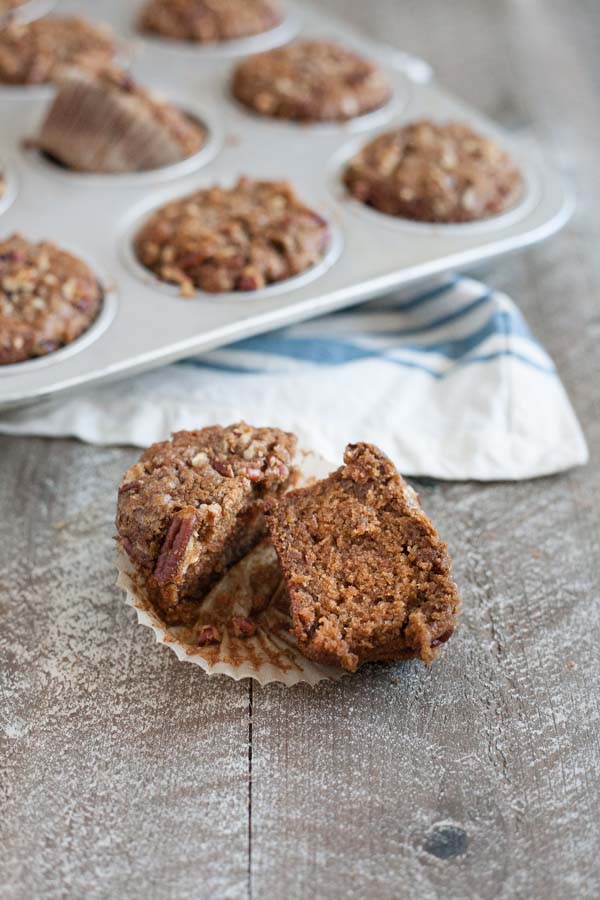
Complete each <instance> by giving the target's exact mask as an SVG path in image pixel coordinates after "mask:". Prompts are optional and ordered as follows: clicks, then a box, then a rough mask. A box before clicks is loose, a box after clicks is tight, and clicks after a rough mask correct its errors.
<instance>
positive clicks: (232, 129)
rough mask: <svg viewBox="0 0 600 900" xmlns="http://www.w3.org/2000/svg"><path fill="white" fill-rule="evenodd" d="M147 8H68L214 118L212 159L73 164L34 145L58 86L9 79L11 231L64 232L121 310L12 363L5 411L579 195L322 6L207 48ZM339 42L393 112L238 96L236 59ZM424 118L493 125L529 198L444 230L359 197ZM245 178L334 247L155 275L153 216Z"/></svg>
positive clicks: (5, 99) (139, 72) (284, 316)
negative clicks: (319, 120)
mask: <svg viewBox="0 0 600 900" xmlns="http://www.w3.org/2000/svg"><path fill="white" fill-rule="evenodd" d="M139 6H140V3H138V2H127V3H123V2H122V0H94V2H92V0H88V2H85V0H79V2H77V0H63V2H59V3H58V4H57V6H56V12H59V13H80V14H83V15H87V16H89V17H90V18H94V19H97V20H102V21H105V22H107V23H108V24H110V25H112V26H113V28H114V29H115V31H116V33H117V35H119V36H120V38H121V40H122V42H123V47H124V49H125V51H126V52H127V54H128V55H129V57H130V59H131V65H132V70H133V73H134V75H135V76H136V77H137V78H138V80H139V81H140V83H142V84H145V85H148V86H150V87H152V88H154V89H156V90H158V91H159V92H162V93H163V94H164V95H166V96H168V97H169V98H170V99H171V100H173V101H174V102H175V103H177V104H178V105H179V106H180V107H181V108H183V109H185V110H187V111H189V112H190V113H191V114H192V115H194V116H196V117H197V118H198V119H200V120H202V121H203V122H204V124H205V125H206V126H207V128H208V129H209V132H210V138H209V143H208V145H207V147H206V148H205V149H203V150H202V151H201V152H200V153H199V154H197V156H196V157H193V158H191V159H190V160H186V161H185V162H183V163H181V164H178V165H176V166H170V167H168V168H166V169H163V170H156V171H154V172H149V173H148V172H146V173H142V174H133V175H123V176H99V175H81V174H72V173H70V172H68V171H66V170H64V169H61V168H60V167H59V166H57V165H54V164H52V163H51V162H49V161H47V160H45V159H43V158H41V157H40V156H39V154H37V153H35V152H32V151H28V150H26V149H24V147H23V139H24V138H27V137H29V136H31V135H33V134H35V133H36V130H37V128H38V127H39V124H40V122H41V120H42V118H43V115H44V113H45V110H46V108H47V104H48V102H49V99H50V97H51V91H50V90H48V89H47V88H43V89H41V90H40V89H39V88H35V87H34V88H31V89H28V88H11V87H8V86H7V87H2V88H0V121H2V129H1V131H0V162H1V164H2V165H3V169H4V173H5V177H6V179H7V181H8V185H9V192H8V201H7V200H6V199H5V200H4V201H0V238H5V237H8V236H9V235H10V234H12V233H13V232H15V231H19V232H21V233H22V234H24V235H25V236H26V237H28V238H30V239H32V240H44V239H50V240H53V241H56V242H57V243H58V244H60V245H61V246H63V247H65V248H66V249H69V250H71V251H72V252H74V253H76V254H78V255H80V256H81V257H83V258H84V259H86V260H87V261H89V263H90V265H91V266H92V268H93V269H94V271H96V272H97V273H98V278H99V281H100V282H101V283H102V286H103V288H104V291H105V298H106V300H105V307H104V309H103V311H102V313H101V315H100V317H99V319H98V320H97V322H96V323H94V325H93V326H92V327H91V328H90V330H89V331H88V332H87V333H86V334H85V335H84V336H82V337H81V338H80V339H79V340H78V341H76V342H74V344H73V345H72V347H69V348H65V349H64V350H59V351H57V352H55V353H53V354H50V355H49V356H47V357H45V358H44V359H43V360H34V361H31V362H23V363H18V364H16V365H11V366H0V407H10V406H17V405H20V404H25V403H32V402H35V401H38V400H41V399H43V398H49V397H51V396H54V395H56V394H58V393H60V392H63V391H66V390H74V389H80V388H82V387H85V386H89V385H92V384H94V383H98V382H101V381H106V380H108V379H117V378H122V377H124V376H126V375H128V374H132V373H134V372H139V371H143V370H145V369H149V368H152V367H156V366H159V365H162V364H164V363H167V362H170V361H173V360H175V359H178V358H181V357H185V356H190V355H192V354H195V353H199V352H201V351H203V350H209V349H212V348H214V347H218V346H222V345H224V344H227V343H230V342H232V341H235V340H239V339H241V338H243V337H247V336H249V335H252V334H258V333H260V332H264V331H268V330H271V329H274V328H278V327H281V326H283V325H286V324H289V323H292V322H296V321H300V320H302V319H307V318H310V317H312V316H317V315H321V314H322V313H326V312H328V311H331V310H334V309H339V308H341V307H344V306H349V305H352V304H355V303H358V302H360V301H361V300H366V299H368V298H370V297H373V296H375V295H377V294H382V293H384V292H386V291H389V290H391V289H394V288H399V287H403V286H406V285H408V284H411V283H414V282H417V281H423V280H427V279H428V278H431V277H434V276H436V275H438V274H440V273H442V272H444V271H447V270H450V269H455V268H468V267H473V266H475V265H477V264H479V263H482V262H484V261H485V260H488V259H491V258H492V257H496V256H499V255H500V254H504V253H508V252H511V251H515V250H518V249H521V248H524V247H526V246H528V245H530V244H533V243H535V242H537V241H541V240H543V239H544V238H546V237H548V236H549V235H551V234H552V233H554V232H555V231H557V230H558V229H559V228H560V227H561V226H562V225H564V223H565V222H566V221H567V219H568V218H569V216H570V214H571V211H572V208H573V203H572V199H571V196H570V194H569V193H568V191H567V190H566V189H565V187H564V185H563V183H562V181H561V179H560V178H559V176H558V175H557V174H556V173H555V172H554V171H553V170H552V169H551V168H549V167H548V166H547V165H546V164H545V163H544V162H543V161H542V160H540V159H539V158H538V157H537V154H532V153H530V152H528V151H527V150H526V148H524V147H521V146H519V145H517V144H516V143H515V142H514V141H513V140H512V139H511V138H510V136H509V135H508V134H505V133H504V132H503V131H502V130H501V129H499V128H498V127H497V126H495V125H494V124H493V123H492V122H490V121H489V120H487V119H486V118H485V117H483V116H481V115H480V114H479V113H477V112H476V111H475V110H473V109H471V108H470V107H468V106H467V105H465V104H464V103H463V102H462V101H460V100H458V99H457V98H455V97H453V96H451V95H449V94H448V93H446V92H445V91H443V90H442V89H441V88H440V87H439V86H438V85H437V84H436V83H435V81H434V80H433V79H432V77H431V70H430V68H429V66H428V65H427V64H426V63H424V62H423V61H421V60H418V59H415V58H414V57H411V56H409V55H407V54H404V53H402V52H400V51H396V50H393V49H391V48H389V47H385V46H383V45H381V46H380V45H377V44H374V43H373V41H371V40H369V39H367V38H364V37H361V36H360V35H358V34H357V33H356V32H355V31H354V30H352V29H351V28H349V27H347V26H346V25H344V23H342V22H340V21H337V20H333V19H331V18H329V17H327V16H324V15H323V14H322V13H321V12H319V11H317V10H316V9H315V8H313V7H309V6H307V5H306V4H304V3H302V4H300V3H297V4H294V3H292V2H287V3H286V10H287V17H286V20H285V21H284V23H283V24H282V25H281V26H279V27H278V28H275V29H273V30H272V31H271V32H268V33H266V34H264V35H258V36H256V37H252V38H247V39H243V40H236V41H231V42H228V43H227V44H225V45H212V46H210V47H195V46H192V45H187V44H186V45H180V44H178V43H176V42H173V41H160V40H158V39H155V38H152V39H145V38H141V37H140V36H138V35H136V34H135V31H134V29H133V22H134V18H135V16H136V14H137V10H138V9H139ZM298 34H303V35H306V36H320V37H333V38H335V39H336V40H338V41H340V42H342V43H345V44H346V45H348V46H352V47H354V48H355V49H357V50H359V51H361V52H362V53H364V54H365V55H367V56H370V57H372V58H375V59H376V60H377V61H378V62H379V64H380V65H381V67H382V68H383V69H384V70H385V71H386V72H387V74H388V77H389V78H390V80H391V82H392V84H393V88H394V95H393V97H392V99H391V100H390V102H389V104H387V105H386V106H385V107H384V108H382V109H381V110H377V111H375V112H374V113H370V114H367V115H365V116H361V117H359V118H358V119H356V120H352V121H350V122H348V123H343V124H330V123H323V124H315V125H300V124H296V123H290V122H285V121H276V120H270V119H267V118H261V117H259V116H257V115H255V114H253V113H251V112H249V111H246V110H245V109H244V108H243V107H242V106H241V105H240V104H238V103H237V101H235V100H234V99H233V98H232V97H230V95H229V92H228V85H229V79H230V76H231V72H232V67H233V66H234V65H235V62H236V59H238V58H239V57H240V56H242V55H245V54H247V53H253V52H257V51H260V50H262V49H265V48H266V47H271V46H275V45H276V44H279V43H285V42H286V41H287V40H289V39H291V38H292V37H294V36H296V35H298ZM422 116H427V117H431V118H434V119H441V120H447V119H452V118H454V119H460V120H463V121H466V122H468V123H471V124H472V125H473V126H474V127H475V128H477V129H479V130H481V131H483V132H486V133H488V134H491V135H492V136H493V137H495V138H497V140H499V141H500V143H501V144H502V145H503V146H505V147H506V148H507V149H508V150H509V151H510V152H511V153H513V155H514V157H515V159H516V160H517V162H518V163H519V164H520V166H521V168H522V170H523V172H524V175H525V188H524V191H523V194H522V196H521V197H520V198H519V199H518V201H517V202H516V203H515V206H514V207H513V208H512V209H511V210H509V211H507V212H506V213H504V214H502V215H500V216H497V217H494V218H490V219H486V220H484V221H482V222H477V223H469V224H463V225H429V224H424V223H417V222H411V221H408V220H403V219H397V218H393V217H390V216H386V215H384V214H382V213H379V212H377V211H375V210H372V209H369V208H367V207H364V206H363V205H362V204H360V203H358V202H357V201H356V200H354V199H352V198H350V197H349V196H348V195H347V194H346V192H345V190H344V187H343V185H342V183H341V180H340V176H341V172H342V171H343V167H344V163H345V161H346V160H347V159H348V157H349V156H350V155H351V154H352V153H353V152H355V151H356V150H357V149H358V148H359V147H360V146H361V145H362V144H363V143H364V142H366V141H367V140H370V139H371V138H372V137H373V136H374V135H375V134H376V133H378V132H380V131H383V130H386V129H388V128H390V127H393V126H395V125H397V124H400V123H402V122H408V121H410V120H412V119H416V118H419V117H422ZM240 175H248V176H250V177H255V178H265V179H288V180H289V181H291V182H292V184H293V185H294V187H295V188H296V189H297V191H298V193H299V195H300V197H301V198H302V199H303V200H304V201H305V202H306V203H307V204H308V205H310V206H311V207H313V208H314V209H315V210H316V211H318V212H319V213H320V214H321V215H323V216H324V217H325V218H326V219H327V220H328V221H329V223H330V225H331V230H332V243H331V247H330V250H329V252H328V254H327V256H326V258H325V259H324V260H323V261H322V263H321V264H319V265H318V266H316V267H315V268H314V269H313V270H310V271H309V272H306V273H304V274H302V275H300V276H297V277H295V278H291V279H289V280H288V281H286V282H281V283H279V284H276V285H273V286H272V287H267V288H264V289H263V290H258V291H254V292H248V293H231V294H203V293H197V294H196V296H195V297H193V298H190V299H186V298H182V297H180V296H179V295H178V292H177V289H176V288H172V287H169V286H167V285H164V284H162V283H160V282H158V281H157V280H156V278H155V277H154V276H153V275H152V274H151V273H149V272H146V270H145V269H143V268H142V267H141V266H140V265H139V264H138V263H137V262H136V260H135V257H134V255H133V253H132V250H131V240H132V235H133V234H134V233H135V231H136V230H137V228H138V227H139V225H140V224H141V222H142V221H143V220H144V218H145V217H146V216H147V215H149V213H150V212H151V211H152V210H154V209H155V208H156V207H158V206H160V205H162V204H163V203H164V202H166V201H167V200H169V199H171V198H174V197H179V196H184V195H185V194H188V193H190V192H192V191H194V190H196V189H198V188H201V187H207V186H209V185H212V184H217V183H218V184H223V185H231V184H232V183H233V182H234V181H235V180H236V179H237V178H238V177H239V176H240Z"/></svg>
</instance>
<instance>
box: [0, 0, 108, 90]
mask: <svg viewBox="0 0 600 900" xmlns="http://www.w3.org/2000/svg"><path fill="white" fill-rule="evenodd" d="M114 52H115V43H114V39H113V36H112V34H111V32H110V30H109V29H108V28H107V27H106V26H104V25H98V24H93V23H91V22H88V21H87V19H83V18H80V17H77V16H64V17H63V16H48V17H46V18H43V19H36V21H34V22H30V23H28V24H23V23H19V22H13V23H11V24H10V25H8V27H6V28H4V29H3V30H1V31H0V82H3V83H5V84H44V83H46V82H49V81H53V80H54V79H55V78H56V77H57V75H58V74H59V72H60V70H61V68H62V67H63V66H65V65H78V66H83V67H89V68H96V67H97V66H98V65H103V64H107V63H109V62H110V60H111V58H112V57H113V55H114Z"/></svg>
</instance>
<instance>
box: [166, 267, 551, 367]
mask: <svg viewBox="0 0 600 900" xmlns="http://www.w3.org/2000/svg"><path fill="white" fill-rule="evenodd" d="M467 281H468V280H467V279H464V278H462V277H461V276H457V277H456V278H454V279H452V280H451V281H446V282H445V283H444V284H442V285H438V286H436V287H434V288H430V289H429V290H428V291H425V292H422V293H420V294H418V295H417V296H416V297H413V298H411V299H409V300H408V301H407V302H404V303H403V302H402V301H397V302H396V303H394V300H393V297H391V298H389V299H383V300H378V301H376V302H373V301H371V302H370V303H368V304H367V305H366V306H365V307H363V308H361V309H358V310H357V309H353V310H351V311H348V310H342V311H338V312H336V313H333V314H332V315H330V316H327V317H326V318H324V319H322V320H320V322H321V327H320V325H319V320H315V321H314V322H311V323H310V324H309V325H307V324H306V323H304V324H300V325H297V326H291V327H289V328H283V329H280V330H278V331H274V332H271V333H269V334H262V335H257V336H255V337H250V338H246V339H245V340H242V341H238V342H237V343H235V344H231V345H230V346H229V347H226V348H223V349H221V350H217V351H213V352H212V353H207V354H205V355H203V356H201V357H198V358H195V359H190V360H184V361H183V363H182V364H183V365H194V366H199V367H202V368H208V369H214V370H216V371H220V372H229V373H233V374H240V373H244V374H251V375H260V374H276V373H285V372H287V371H290V369H289V368H286V366H285V360H286V359H288V360H292V361H293V362H294V363H295V364H306V365H313V366H315V365H316V366H342V365H346V364H349V363H355V362H362V361H366V360H373V359H376V360H384V361H386V362H389V363H392V364H393V365H396V366H404V367H406V368H412V369H420V370H421V371H423V372H427V373H428V374H429V375H431V376H433V377H434V378H445V377H446V376H447V375H449V374H450V373H451V372H453V371H455V370H456V368H457V367H460V366H463V365H473V364H475V363H485V362H488V361H490V360H495V359H498V358H499V357H502V356H505V357H512V358H514V359H518V360H520V361H521V362H522V363H524V364H526V365H529V366H531V367H532V368H534V369H536V370H538V371H540V372H545V373H547V374H555V370H554V366H553V365H552V362H551V360H550V359H549V358H548V357H547V355H546V354H545V352H544V351H543V349H542V348H541V347H540V345H539V344H538V343H537V341H535V339H534V338H533V336H532V334H531V332H530V331H529V328H528V327H527V324H526V322H525V320H524V319H523V317H522V316H521V315H520V313H519V312H518V310H516V308H514V307H511V306H510V305H507V303H506V301H505V300H504V301H501V300H500V299H499V298H497V296H496V295H495V294H494V293H493V292H491V291H486V292H485V293H483V294H480V295H479V296H475V297H473V296H472V294H473V288H472V287H471V288H470V289H469V287H468V286H467ZM471 284H472V285H473V284H474V283H471ZM461 288H462V289H461ZM454 295H455V296H454ZM470 295H471V296H470ZM433 300H437V301H439V303H437V304H436V305H435V307H434V308H433V309H430V308H429V306H427V310H426V311H427V312H429V313H430V314H431V313H433V318H429V319H428V320H426V321H420V320H419V318H418V313H419V311H420V310H421V308H422V306H423V305H424V304H425V305H427V304H428V303H429V302H430V301H433ZM465 300H466V302H465ZM487 306H489V307H490V312H491V314H490V315H489V316H488V317H487V319H485V321H483V322H482V315H481V311H482V310H485V308H486V307H487ZM436 310H437V312H436ZM442 310H443V311H442ZM407 314H408V315H407ZM344 316H345V317H346V319H347V323H348V325H347V327H348V326H349V325H350V326H351V333H350V334H346V335H344V336H343V337H341V336H340V337H338V336H336V333H335V332H337V331H338V329H340V330H343V328H342V326H343V318H344ZM415 316H416V317H417V318H416V319H415ZM470 316H473V323H472V327H469V317H470ZM396 318H397V322H398V327H395V320H396ZM383 319H385V321H386V322H387V326H388V327H385V328H384V327H383ZM411 320H412V322H411ZM378 321H379V323H380V327H379V328H378V327H377V323H378ZM390 322H391V323H392V327H389V325H390ZM303 330H304V332H305V333H303ZM444 330H445V331H444ZM307 331H308V332H309V333H306V332H307ZM332 332H333V333H332ZM429 332H431V334H432V339H431V341H427V339H426V336H427V334H428V333H429ZM434 333H435V337H434V336H433V335H434ZM495 336H497V337H500V338H502V339H503V340H504V342H505V346H501V347H500V348H499V349H491V348H490V349H489V350H488V352H486V351H485V350H484V349H483V345H484V344H485V343H486V342H488V341H490V340H493V338H494V337H495ZM411 337H412V338H417V337H418V338H419V341H418V342H414V341H411V340H410V338H411ZM378 338H379V339H380V342H381V340H382V339H384V338H385V339H386V343H385V346H379V347H378V346H374V342H375V341H377V339H378ZM515 339H517V342H518V343H517V345H515V343H514V340H515ZM528 346H529V347H530V348H531V350H532V352H531V354H529V353H528V352H527V349H528ZM480 347H481V348H482V351H481V352H480V353H477V352H476V351H477V349H478V348H480ZM405 353H406V354H407V355H406V356H404V354H405ZM246 355H247V356H248V357H249V361H248V364H245V363H244V358H245V356H246ZM434 356H435V357H436V361H435V364H434V361H433V357H434ZM261 357H262V358H263V360H264V365H261ZM419 357H420V358H419ZM277 358H278V359H280V360H281V364H282V365H281V367H275V368H273V366H271V365H269V364H267V359H271V360H275V359H277ZM445 362H446V364H444V363H445Z"/></svg>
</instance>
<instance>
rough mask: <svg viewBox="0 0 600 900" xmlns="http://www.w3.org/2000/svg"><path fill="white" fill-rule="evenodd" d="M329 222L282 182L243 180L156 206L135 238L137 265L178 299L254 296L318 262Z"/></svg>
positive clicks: (325, 247)
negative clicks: (203, 294)
mask: <svg viewBox="0 0 600 900" xmlns="http://www.w3.org/2000/svg"><path fill="white" fill-rule="evenodd" d="M328 243H329V229H328V226H327V223H326V222H325V221H324V220H323V219H322V218H321V216H319V215H318V214H317V213H315V212H313V210H311V209H309V208H308V207H307V206H305V205H304V204H303V203H302V202H301V200H300V199H299V198H298V196H297V195H296V192H295V191H294V189H293V188H292V186H291V185H290V184H289V183H288V182H286V181H254V180H252V179H250V178H241V179H240V180H239V181H238V183H237V184H236V185H235V187H233V188H230V189H226V188H222V187H212V188H206V189H203V190H200V191H197V192H196V193H195V194H190V195H189V196H187V197H183V198H181V199H180V200H175V201H173V202H172V203H168V204H167V205H166V206H163V207H161V208H160V209H159V210H157V212H155V213H154V214H153V215H152V216H151V217H150V219H149V220H148V221H147V222H146V224H145V225H144V226H143V227H142V228H141V230H140V231H139V232H138V234H137V236H136V238H135V251H136V254H137V257H138V259H139V261H140V262H141V263H142V265H144V266H146V268H148V269H150V270H151V271H152V272H154V273H155V274H156V275H157V276H158V278H160V279H161V280H162V281H166V282H169V283H172V284H178V285H180V287H181V293H182V295H183V296H187V297H191V296H193V294H194V292H195V289H200V290H203V291H209V292H221V291H253V290H256V289H257V288H262V287H264V286H265V285H267V284H273V283H274V282H277V281H282V280H284V279H286V278H290V277H291V276H293V275H298V274H299V273H301V272H304V271H305V270H306V269H308V268H310V267H311V266H313V265H315V264H316V263H317V262H319V261H320V260H321V259H322V257H323V255H324V254H325V252H326V249H327V246H328Z"/></svg>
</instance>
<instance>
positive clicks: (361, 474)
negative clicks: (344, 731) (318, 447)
mask: <svg viewBox="0 0 600 900" xmlns="http://www.w3.org/2000/svg"><path fill="white" fill-rule="evenodd" d="M344 460H345V465H344V466H342V467H341V468H340V469H338V470H337V471H336V472H334V473H333V474H332V475H330V476H329V477H328V478H327V479H325V480H323V481H320V482H317V483H316V484H315V485H313V486H311V487H308V488H304V489H300V490H296V491H291V492H290V493H288V494H287V495H286V496H284V497H283V498H281V500H279V501H277V502H276V503H273V504H269V508H268V511H267V523H268V528H269V531H270V534H271V538H272V540H273V543H274V546H275V549H276V551H277V554H278V556H279V560H280V563H281V567H282V570H283V574H284V579H285V583H286V586H287V590H288V594H289V598H290V604H291V614H292V620H293V630H294V634H295V635H296V638H297V639H298V642H299V645H300V648H301V649H302V651H303V652H304V653H305V654H306V655H307V656H308V657H310V658H313V659H316V660H318V661H320V662H324V663H329V664H334V665H341V666H343V667H344V668H346V669H348V670H350V671H354V670H356V668H357V667H358V666H359V665H360V664H361V663H363V662H366V661H369V660H391V659H401V658H408V657H420V658H421V659H422V660H423V661H424V662H426V663H429V662H431V661H432V660H433V659H434V658H435V656H436V654H437V652H438V649H437V648H438V647H439V646H440V645H441V644H442V643H444V642H445V641H447V640H448V638H449V637H450V635H451V634H452V632H453V630H454V627H455V615H456V612H457V610H458V606H459V600H458V596H457V592H456V587H455V585H454V584H453V582H452V580H451V578H450V568H449V560H448V557H447V553H446V546H445V544H444V543H443V542H442V541H441V540H440V539H439V538H438V536H437V534H436V531H435V529H434V527H433V525H432V524H431V522H430V521H429V520H428V519H427V517H426V516H425V515H424V513H423V512H422V511H421V509H420V506H419V504H418V500H417V499H416V495H415V494H414V492H413V491H412V490H411V489H410V488H409V487H408V485H406V483H405V482H404V481H403V479H402V478H401V477H400V476H399V474H398V473H397V472H396V470H395V468H394V466H393V465H392V463H391V462H390V460H389V459H388V458H387V457H386V456H385V455H384V454H383V453H381V451H379V450H378V449H377V448H376V447H374V446H372V445H369V444H356V445H349V446H348V447H347V448H346V453H345V456H344Z"/></svg>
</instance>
